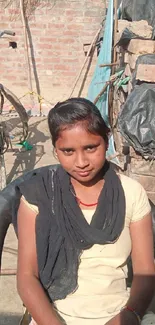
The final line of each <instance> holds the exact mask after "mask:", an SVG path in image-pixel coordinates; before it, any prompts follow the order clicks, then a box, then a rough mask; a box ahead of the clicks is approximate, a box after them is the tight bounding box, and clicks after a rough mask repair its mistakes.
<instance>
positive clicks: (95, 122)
mask: <svg viewBox="0 0 155 325" xmlns="http://www.w3.org/2000/svg"><path fill="white" fill-rule="evenodd" d="M79 122H82V123H83V125H84V127H85V128H86V130H87V131H88V132H90V133H93V134H98V135H100V136H101V137H102V138H103V139H104V140H105V142H106V143H107V142H108V134H109V132H110V130H109V128H108V127H107V126H106V124H105V122H104V120H103V118H102V116H101V114H100V111H99V110H98V108H97V107H96V106H95V105H94V104H93V103H92V102H91V101H89V100H88V99H85V98H70V99H68V100H66V101H64V102H60V103H57V104H56V105H55V106H54V107H53V108H52V109H51V110H50V111H49V114H48V126H49V130H50V133H51V137H52V143H53V146H54V147H55V143H56V141H57V139H58V137H59V134H60V132H61V131H63V130H65V129H68V128H70V127H73V126H74V125H75V124H76V123H79Z"/></svg>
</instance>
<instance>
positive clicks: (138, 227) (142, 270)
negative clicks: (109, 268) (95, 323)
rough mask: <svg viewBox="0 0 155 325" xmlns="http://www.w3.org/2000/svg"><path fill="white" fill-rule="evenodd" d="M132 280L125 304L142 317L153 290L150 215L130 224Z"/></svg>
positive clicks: (153, 266)
mask: <svg viewBox="0 0 155 325" xmlns="http://www.w3.org/2000/svg"><path fill="white" fill-rule="evenodd" d="M130 232H131V241H132V255H131V257H132V265H133V282H132V286H131V293H130V298H129V300H128V302H127V305H128V306H130V307H131V308H133V309H135V310H136V312H137V313H139V315H140V316H141V317H142V316H143V315H144V314H145V312H146V309H147V308H148V307H149V304H150V302H151V300H152V298H153V295H154V291H155V264H154V247H153V231H152V218H151V215H150V214H149V215H147V216H145V217H144V218H143V219H142V220H140V221H136V222H132V223H131V225H130Z"/></svg>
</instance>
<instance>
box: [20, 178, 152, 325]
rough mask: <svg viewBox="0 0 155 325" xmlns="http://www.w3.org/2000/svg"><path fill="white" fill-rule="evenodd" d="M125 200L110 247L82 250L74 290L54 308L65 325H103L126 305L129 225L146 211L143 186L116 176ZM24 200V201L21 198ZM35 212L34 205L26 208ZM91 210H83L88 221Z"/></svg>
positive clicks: (129, 247) (129, 244)
mask: <svg viewBox="0 0 155 325" xmlns="http://www.w3.org/2000/svg"><path fill="white" fill-rule="evenodd" d="M120 179H121V183H122V186H123V189H124V193H125V198H126V215H125V226H124V229H123V231H122V233H121V235H120V237H119V238H118V240H117V241H116V242H115V243H113V244H107V245H94V246H93V247H91V248H90V249H87V250H84V251H83V253H82V255H81V263H80V266H79V270H78V288H77V290H76V291H75V292H74V293H72V294H70V295H68V296H67V297H66V299H64V300H58V301H56V303H55V308H56V309H57V310H58V312H59V315H60V316H61V317H62V318H63V320H64V323H65V324H67V325H104V324H106V322H108V321H109V320H110V319H111V318H112V317H113V316H114V315H116V314H117V313H118V312H119V311H120V309H121V308H122V307H123V306H124V305H125V304H126V301H127V300H128V297H129V290H128V289H127V288H126V277H127V265H126V260H127V258H128V256H129V255H130V252H131V238H130V230H129V226H130V223H131V222H136V221H138V220H141V219H142V218H143V217H144V216H145V215H146V214H148V213H149V212H150V205H149V202H148V198H147V195H146V192H145V191H144V189H143V187H142V186H141V185H140V184H139V183H138V182H136V181H135V180H133V179H131V178H129V177H127V176H125V175H120ZM23 199H24V198H23ZM30 208H31V209H33V210H35V211H36V212H37V207H36V206H32V205H31V206H30ZM93 213H94V211H93V210H83V214H84V216H85V218H86V219H87V221H88V222H90V221H91V218H92V215H93Z"/></svg>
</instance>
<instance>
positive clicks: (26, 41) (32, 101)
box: [20, 0, 34, 106]
mask: <svg viewBox="0 0 155 325" xmlns="http://www.w3.org/2000/svg"><path fill="white" fill-rule="evenodd" d="M20 13H21V19H22V24H23V36H24V48H25V62H26V66H27V68H26V70H27V78H28V88H29V91H30V93H33V86H32V78H31V64H30V58H29V49H28V37H27V28H26V20H25V11H24V0H20ZM30 99H31V104H32V106H33V104H34V98H33V95H32V94H30Z"/></svg>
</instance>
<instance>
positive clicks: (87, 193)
mask: <svg viewBox="0 0 155 325" xmlns="http://www.w3.org/2000/svg"><path fill="white" fill-rule="evenodd" d="M71 183H72V185H73V187H74V191H75V196H76V199H77V203H78V204H79V206H80V208H81V209H85V210H86V209H87V210H90V209H91V210H93V209H96V207H97V204H98V199H99V196H100V193H101V191H102V188H103V186H104V179H103V177H102V178H99V179H98V180H96V181H95V182H92V183H89V185H88V184H85V183H81V182H78V181H77V180H75V179H74V178H71Z"/></svg>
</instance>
